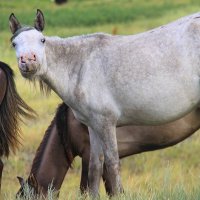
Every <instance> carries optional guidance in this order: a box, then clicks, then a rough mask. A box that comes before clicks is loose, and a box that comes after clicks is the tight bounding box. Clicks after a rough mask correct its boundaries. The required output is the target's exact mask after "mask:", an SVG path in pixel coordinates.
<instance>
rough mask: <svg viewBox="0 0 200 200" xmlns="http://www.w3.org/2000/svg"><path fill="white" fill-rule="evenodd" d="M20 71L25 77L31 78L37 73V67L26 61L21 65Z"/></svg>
mask: <svg viewBox="0 0 200 200" xmlns="http://www.w3.org/2000/svg"><path fill="white" fill-rule="evenodd" d="M19 70H20V73H21V75H22V76H23V77H25V78H31V77H32V76H33V75H34V74H35V73H36V71H37V70H36V67H34V66H30V65H27V64H25V63H23V64H21V65H19Z"/></svg>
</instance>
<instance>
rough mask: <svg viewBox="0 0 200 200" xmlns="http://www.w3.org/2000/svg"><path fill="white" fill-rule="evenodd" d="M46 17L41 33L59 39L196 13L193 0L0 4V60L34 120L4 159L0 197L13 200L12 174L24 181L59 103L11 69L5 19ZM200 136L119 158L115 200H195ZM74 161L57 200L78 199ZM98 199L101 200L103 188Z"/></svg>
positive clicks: (134, 29) (134, 28) (128, 29)
mask: <svg viewBox="0 0 200 200" xmlns="http://www.w3.org/2000/svg"><path fill="white" fill-rule="evenodd" d="M37 8H40V9H41V10H42V11H43V12H44V14H45V18H46V29H45V34H47V35H58V36H62V37H67V36H72V35H80V34H87V33H92V32H108V33H112V32H113V31H114V32H116V33H117V34H134V33H138V32H142V31H145V30H148V29H151V28H153V27H156V26H159V25H162V24H165V23H168V22H170V21H172V20H175V19H177V18H179V17H182V16H185V15H188V14H191V13H194V12H198V11H199V10H200V1H199V0H118V1H115V0H69V1H68V3H67V4H65V5H63V6H57V5H55V4H54V2H53V1H50V0H42V1H40V0H18V1H15V0H9V1H8V0H0V59H1V60H2V61H4V62H6V63H8V64H9V65H10V66H11V67H12V68H13V70H14V71H15V74H16V77H15V80H16V84H17V89H18V91H19V93H20V94H21V96H22V97H23V98H24V99H25V100H26V101H27V102H28V103H29V104H30V105H31V106H32V107H33V108H34V109H35V110H36V111H37V112H38V115H39V119H38V120H36V121H28V122H27V125H22V131H23V134H22V139H21V143H22V146H21V148H20V150H19V151H18V152H17V153H16V155H11V156H10V157H9V159H8V160H7V159H4V163H5V167H4V173H3V181H2V199H14V195H15V193H16V191H17V190H18V188H19V184H18V181H17V179H16V176H17V175H20V176H23V177H25V178H26V177H27V175H28V173H29V171H30V166H31V162H32V159H33V157H34V154H35V150H36V148H37V146H38V145H39V143H40V141H41V138H42V136H43V134H44V132H45V130H46V128H47V126H48V125H49V123H50V121H51V119H52V118H53V115H54V113H55V109H56V107H57V105H58V103H60V102H61V100H60V99H59V98H58V97H57V96H56V95H55V94H52V95H51V96H49V97H46V96H42V95H41V94H40V92H39V90H38V89H35V88H34V87H33V86H32V84H31V83H30V84H29V82H27V81H25V80H24V79H23V78H22V77H21V75H20V74H19V71H18V69H17V63H16V58H15V52H14V50H13V49H12V48H11V45H10V37H11V34H10V31H9V28H8V17H9V15H10V14H11V13H12V12H14V13H15V14H16V16H17V17H18V18H19V20H20V21H22V22H23V23H24V24H32V23H33V20H34V17H35V12H36V9H37ZM199 139H200V136H198V134H195V135H194V136H192V137H191V138H189V139H188V140H186V141H184V142H183V143H181V144H178V145H176V146H175V147H172V148H169V149H166V150H161V151H156V152H151V153H144V154H140V155H136V156H132V157H130V158H127V159H123V160H122V172H121V173H122V179H123V185H124V188H125V190H126V191H127V193H126V195H122V196H120V197H119V198H118V199H133V198H134V199H141V200H142V199H144V200H147V199H159V200H162V199H163V200H167V199H170V200H171V199H176V200H177V199H187V200H188V199H191V200H193V199H200V189H199V188H200V187H199V186H200V184H199V183H200V162H199V161H200V158H199V157H200V156H199V151H200V142H199ZM79 180H80V160H79V159H76V161H75V163H74V169H73V170H70V172H69V174H68V175H67V177H66V179H65V181H64V184H63V187H62V190H61V195H60V199H75V198H76V199H79V195H78V194H77V191H78V187H79ZM101 197H103V198H106V196H105V192H104V189H103V187H101Z"/></svg>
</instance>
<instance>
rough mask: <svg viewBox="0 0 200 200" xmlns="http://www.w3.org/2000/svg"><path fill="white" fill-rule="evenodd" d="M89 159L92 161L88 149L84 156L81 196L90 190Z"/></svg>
mask: <svg viewBox="0 0 200 200" xmlns="http://www.w3.org/2000/svg"><path fill="white" fill-rule="evenodd" d="M89 159H90V150H89V149H88V150H87V151H86V152H84V154H83V155H82V172H81V182H80V190H81V194H85V193H86V192H87V189H88V171H89Z"/></svg>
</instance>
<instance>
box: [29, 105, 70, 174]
mask: <svg viewBox="0 0 200 200" xmlns="http://www.w3.org/2000/svg"><path fill="white" fill-rule="evenodd" d="M67 111H68V106H66V105H65V104H64V103H62V104H61V105H59V107H58V108H57V112H56V114H55V116H54V118H53V120H52V121H51V124H50V125H49V127H48V129H47V130H46V132H45V134H44V137H43V140H42V142H41V143H40V146H39V147H38V149H37V152H36V156H35V158H34V160H33V164H32V167H31V173H30V174H33V175H35V174H36V173H37V170H38V167H39V166H40V163H41V161H42V156H43V153H44V150H45V148H46V145H47V143H48V141H49V138H50V136H51V130H52V128H53V126H54V125H55V124H56V126H57V130H58V134H59V136H60V141H61V144H62V145H63V146H64V150H65V154H66V158H67V161H68V164H69V165H70V167H71V163H72V161H73V157H72V150H71V145H70V142H71V141H70V137H69V134H68V131H67Z"/></svg>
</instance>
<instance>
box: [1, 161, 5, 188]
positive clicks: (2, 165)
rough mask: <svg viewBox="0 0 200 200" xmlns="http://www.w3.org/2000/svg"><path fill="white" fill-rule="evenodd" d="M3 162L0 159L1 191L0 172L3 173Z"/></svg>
mask: <svg viewBox="0 0 200 200" xmlns="http://www.w3.org/2000/svg"><path fill="white" fill-rule="evenodd" d="M3 166H4V164H3V162H2V160H1V159H0V191H1V179H2V173H3Z"/></svg>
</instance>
